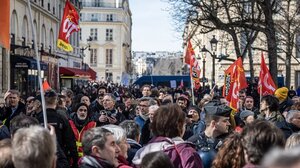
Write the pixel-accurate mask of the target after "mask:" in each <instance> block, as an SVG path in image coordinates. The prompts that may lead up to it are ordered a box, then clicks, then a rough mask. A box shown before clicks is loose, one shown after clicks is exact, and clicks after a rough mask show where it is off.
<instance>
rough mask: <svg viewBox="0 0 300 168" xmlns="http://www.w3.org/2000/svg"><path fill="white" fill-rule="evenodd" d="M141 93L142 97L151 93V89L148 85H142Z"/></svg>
mask: <svg viewBox="0 0 300 168" xmlns="http://www.w3.org/2000/svg"><path fill="white" fill-rule="evenodd" d="M142 94H143V96H144V97H149V96H150V95H151V90H150V88H149V87H144V88H143V91H142Z"/></svg>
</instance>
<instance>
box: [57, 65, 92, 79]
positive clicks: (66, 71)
mask: <svg viewBox="0 0 300 168" xmlns="http://www.w3.org/2000/svg"><path fill="white" fill-rule="evenodd" d="M59 74H61V75H63V76H78V77H91V74H90V73H89V72H88V71H84V70H82V69H77V68H70V67H59Z"/></svg>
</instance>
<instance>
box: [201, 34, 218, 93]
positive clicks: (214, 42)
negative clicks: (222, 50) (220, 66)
mask: <svg viewBox="0 0 300 168" xmlns="http://www.w3.org/2000/svg"><path fill="white" fill-rule="evenodd" d="M218 42H219V41H218V40H217V39H216V37H215V35H213V38H212V39H211V40H210V46H211V51H209V50H208V49H206V48H205V45H204V46H203V48H202V49H201V52H203V53H204V55H205V54H206V53H207V52H208V53H209V54H210V55H211V57H212V75H211V76H212V77H211V87H213V86H214V85H215V66H216V65H215V64H216V60H215V59H216V52H217V45H218Z"/></svg>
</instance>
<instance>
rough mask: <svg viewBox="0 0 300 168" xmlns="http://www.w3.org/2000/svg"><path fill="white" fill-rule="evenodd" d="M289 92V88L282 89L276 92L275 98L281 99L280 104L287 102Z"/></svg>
mask: <svg viewBox="0 0 300 168" xmlns="http://www.w3.org/2000/svg"><path fill="white" fill-rule="evenodd" d="M288 91H289V89H288V88H287V87H281V88H278V89H277V90H276V91H275V93H274V95H275V97H277V98H278V99H279V101H280V102H282V101H283V100H285V99H286V98H287V96H288Z"/></svg>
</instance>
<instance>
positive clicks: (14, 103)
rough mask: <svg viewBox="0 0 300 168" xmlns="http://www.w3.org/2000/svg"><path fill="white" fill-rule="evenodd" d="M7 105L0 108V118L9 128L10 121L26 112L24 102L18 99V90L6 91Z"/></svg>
mask: <svg viewBox="0 0 300 168" xmlns="http://www.w3.org/2000/svg"><path fill="white" fill-rule="evenodd" d="M7 100H8V104H7V106H4V107H2V108H0V120H2V122H3V124H4V125H6V127H7V128H9V125H10V121H11V120H12V119H13V118H14V117H16V116H18V115H20V114H26V108H25V104H24V103H22V102H21V101H20V92H19V91H17V90H9V91H7Z"/></svg>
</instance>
